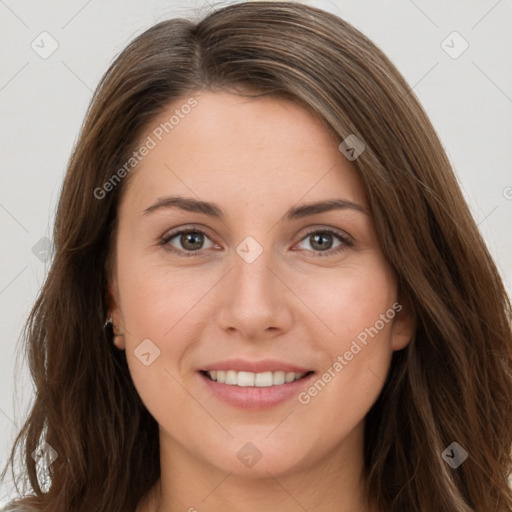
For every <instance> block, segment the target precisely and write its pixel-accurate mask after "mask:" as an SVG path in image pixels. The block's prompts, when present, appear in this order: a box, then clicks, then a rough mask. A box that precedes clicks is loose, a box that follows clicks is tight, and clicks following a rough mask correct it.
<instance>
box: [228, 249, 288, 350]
mask: <svg viewBox="0 0 512 512" xmlns="http://www.w3.org/2000/svg"><path fill="white" fill-rule="evenodd" d="M225 279H226V281H225V282H224V283H223V284H221V286H222V287H223V288H222V299H221V300H220V304H221V310H220V311H219V317H218V322H219V327H220V328H221V329H223V330H224V331H226V332H228V333H231V335H233V334H237V335H238V337H240V338H244V339H247V340H250V341H258V340H264V339H269V338H273V337H276V336H278V335H279V334H282V333H283V332H286V331H287V330H288V329H290V327H291V325H292V321H293V311H292V308H293V303H292V302H291V301H292V300H293V293H292V292H291V291H290V288H289V287H287V285H286V283H285V282H284V281H283V279H282V278H281V277H280V276H279V270H278V269H277V268H276V265H275V260H273V258H272V254H271V251H270V250H263V252H262V253H261V254H260V255H259V257H258V258H257V259H256V260H255V261H252V262H251V263H249V262H248V261H246V260H244V259H243V258H242V257H240V256H239V255H238V254H235V256H234V262H233V268H232V269H231V271H230V272H229V273H228V275H227V276H226V277H225ZM295 300H296V299H295Z"/></svg>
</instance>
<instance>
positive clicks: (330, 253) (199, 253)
mask: <svg viewBox="0 0 512 512" xmlns="http://www.w3.org/2000/svg"><path fill="white" fill-rule="evenodd" d="M188 233H194V234H197V233H199V234H201V235H204V236H206V237H208V238H210V237H209V236H208V234H207V233H205V232H204V231H202V230H201V229H196V228H194V229H192V228H186V229H181V230H179V231H174V232H172V233H169V234H168V235H166V236H164V237H163V238H162V239H161V240H160V242H159V245H160V246H163V247H164V249H165V250H166V251H169V252H172V253H174V254H178V255H179V256H183V257H186V258H188V257H193V256H202V255H203V253H202V250H198V251H183V250H179V249H176V248H175V247H173V246H172V245H170V244H169V242H170V241H171V240H172V239H173V238H175V237H176V236H178V235H183V234H188ZM317 233H321V234H329V235H333V236H335V237H337V238H338V239H339V240H340V241H341V242H342V244H341V245H340V246H338V247H336V248H335V249H329V250H327V251H310V252H313V255H314V256H313V257H315V258H316V257H328V256H333V255H336V254H339V253H341V252H342V251H344V250H346V249H347V247H352V246H353V245H354V243H353V241H352V240H351V239H350V238H349V237H347V236H344V235H341V234H340V233H338V232H337V231H334V230H332V229H327V228H326V229H318V228H316V229H312V230H311V231H308V232H307V233H306V234H305V235H304V236H303V237H302V238H301V239H300V241H301V242H302V240H304V239H306V238H307V237H308V236H310V235H313V234H317Z"/></svg>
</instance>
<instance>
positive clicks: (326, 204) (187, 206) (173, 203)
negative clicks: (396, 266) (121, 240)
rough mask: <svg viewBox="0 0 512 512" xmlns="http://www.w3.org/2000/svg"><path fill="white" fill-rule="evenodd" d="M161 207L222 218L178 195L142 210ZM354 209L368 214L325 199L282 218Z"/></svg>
mask: <svg viewBox="0 0 512 512" xmlns="http://www.w3.org/2000/svg"><path fill="white" fill-rule="evenodd" d="M163 208H179V209H180V210H185V211H187V212H195V213H203V214H204V215H209V216H210V217H216V218H218V219H224V213H223V212H222V210H221V208H220V207H219V206H218V205H216V204H215V203H209V202H206V201H200V200H198V199H194V198H191V197H190V198H189V197H180V196H168V197H161V198H159V199H158V200H157V202H156V203H155V204H153V205H151V206H149V207H148V208H146V209H145V210H144V211H143V214H144V215H147V214H149V213H151V212H154V211H156V210H160V209H163ZM347 209H349V210H355V211H357V212H360V213H364V214H365V215H369V214H370V210H369V208H367V207H365V206H361V205H360V204H357V203H354V202H352V201H347V200H346V199H328V200H325V201H319V202H316V203H309V204H304V205H302V206H296V207H292V208H290V209H289V210H288V211H287V212H286V213H285V214H284V216H283V217H282V220H285V221H286V220H294V219H301V218H303V217H308V216H310V215H315V214H319V213H324V212H327V211H331V210H347Z"/></svg>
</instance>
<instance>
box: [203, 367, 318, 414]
mask: <svg viewBox="0 0 512 512" xmlns="http://www.w3.org/2000/svg"><path fill="white" fill-rule="evenodd" d="M314 375H315V374H314V373H311V374H309V375H307V376H306V377H303V378H302V379H299V380H295V381H293V382H288V383H285V384H281V385H279V386H268V387H263V388H259V387H252V386H248V387H242V386H230V385H229V384H221V383H219V382H217V381H216V380H211V379H210V378H209V377H207V376H206V375H204V374H203V373H199V376H200V377H201V379H202V380H203V381H204V382H205V384H206V385H207V386H208V388H209V389H210V391H211V392H212V393H213V394H214V395H215V396H216V397H217V398H219V399H220V400H222V401H223V402H226V403H228V404H229V405H232V406H234V407H238V408H240V409H268V408H270V407H275V406H276V405H279V404H281V403H283V402H285V401H286V400H289V399H290V398H292V397H293V396H297V395H298V394H299V392H300V391H301V389H302V388H303V387H304V386H305V385H306V384H307V383H308V382H309V381H310V380H311V379H312V377H314Z"/></svg>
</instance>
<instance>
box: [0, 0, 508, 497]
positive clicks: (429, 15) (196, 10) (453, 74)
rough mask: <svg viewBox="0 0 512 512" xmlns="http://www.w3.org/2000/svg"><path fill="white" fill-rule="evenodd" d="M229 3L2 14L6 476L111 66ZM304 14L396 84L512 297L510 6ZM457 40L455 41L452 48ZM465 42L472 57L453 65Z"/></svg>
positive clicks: (87, 5) (23, 4)
mask: <svg viewBox="0 0 512 512" xmlns="http://www.w3.org/2000/svg"><path fill="white" fill-rule="evenodd" d="M229 3H233V2H204V1H197V2H186V1H184V2H170V1H156V0H153V1H145V2H143V1H142V0H106V1H105V0H104V1H101V2H100V0H89V1H87V0H72V1H69V0H68V1H66V2H64V0H62V1H56V0H52V1H48V0H47V1H45V2H39V1H36V0H19V1H14V0H0V51H1V54H0V56H1V62H2V66H1V69H0V139H1V148H2V158H1V161H0V227H1V234H2V244H1V247H2V250H1V251H0V317H1V322H2V324H1V325H2V331H1V334H0V336H1V343H0V379H1V390H2V391H1V393H0V464H2V468H3V464H4V462H5V460H6V458H7V454H8V450H10V447H11V444H12V441H13V439H14V435H15V433H16V432H17V428H18V427H19V426H20V425H21V424H22V423H23V420H24V416H25V414H26V412H27V410H28V405H29V403H30V400H31V398H32V394H33V387H32V384H31V381H30V378H29V376H28V370H27V365H26V362H25V360H24V359H23V354H22V353H21V352H20V351H19V346H18V344H19V341H18V340H19V335H20V332H21V328H22V325H23V322H24V320H25V318H26V316H27V315H28V312H29V310H30V308H31V306H32V304H33V302H34V300H35V298H36V294H37V292H38V290H39V288H40V287H41V285H42V283H43V281H44V278H45V274H46V272H47V269H48V263H45V262H44V259H45V258H44V255H45V252H44V250H45V244H44V242H40V240H41V239H42V238H44V237H47V238H48V239H49V238H51V226H52V222H53V219H54V209H55V206H56V202H57V199H58V193H59V190H60V186H61V182H62V178H63V175H64V172H65V168H66V164H67V161H68V159H69V156H70V153H71V150H72V147H73V145H74V143H75V141H76V138H77V134H78V130H79V127H80V125H81V123H82V120H83V116H84V114H85V110H86V107H87V105H88V102H89V100H90V98H91V94H92V91H93V90H94V88H95V86H96V84H97V83H98V81H99V79H100V77H101V76H102V74H103V73H104V72H105V71H106V69H107V67H108V65H109V63H110V62H111V61H112V59H113V58H114V57H115V56H116V55H117V54H118V53H119V52H120V51H121V50H122V49H123V48H124V47H125V45H126V44H127V43H128V42H129V41H130V40H131V39H133V38H134V37H135V36H136V35H138V34H140V33H141V32H143V31H144V30H145V29H147V28H149V27H150V26H151V25H152V24H154V23H156V22H157V21H160V20H162V19H166V18H170V17H175V16H177V15H179V16H184V17H189V16H200V15H201V14H203V13H206V12H208V11H209V10H210V9H212V8H213V6H221V5H227V4H229ZM303 3H309V4H312V5H315V6H317V7H321V8H324V9H326V10H329V11H331V12H333V13H335V14H338V15H340V16H341V17H343V18H345V19H346V20H347V21H349V22H351V23H352V24H353V25H355V26H356V27H357V28H359V29H360V30H361V31H362V32H363V33H365V34H366V35H367V36H369V37H370V39H372V40H373V41H374V42H375V43H376V44H377V45H378V46H380V48H382V50H384V52H385V53H387V55H388V56H389V57H390V58H391V60H392V61H393V62H394V63H395V64H396V65H397V67H398V69H399V70H400V71H401V72H402V73H403V74H404V76H405V77H406V79H407V80H408V82H409V84H410V85H411V87H413V88H414V91H415V93H416V94H417V95H418V97H419V99H420V101H421V102H422V104H423V105H424V107H425V109H426V111H427V113H428V114H429V116H430V118H431V120H432V122H433V124H434V126H435V127H436V129H437V131H438V133H439V135H440V137H441V140H442V141H443V144H444V146H445V148H446V150H447V152H448V154H449V157H450V159H451V161H452V163H453V165H454V167H455V170H456V173H457V175H458V177H459V181H460V183H461V186H462V188H463V191H464V193H465V195H466V197H467V199H468V201H469V203H470V206H471V209H472V212H473V215H474V217H475V219H476V221H477V222H478V224H479V226H480V229H481V231H482V233H483V235H484V237H485V239H486V241H487V243H488V246H489V248H490V250H491V252H492V254H493V256H494V257H495V260H496V262H497V264H498V266H499V268H500V270H501V272H502V275H503V278H504V280H505V283H506V286H507V288H508V290H509V291H511V290H512V232H511V230H510V220H511V219H512V171H511V161H512V144H511V142H510V141H511V131H512V130H511V127H512V116H511V114H512V72H511V62H510V57H507V56H509V55H510V48H512V32H511V31H510V29H509V27H510V26H511V25H512V1H511V0H499V1H496V0H478V1H477V0H472V1H467V0H464V1H463V0H457V1H449V2H448V1H445V0H436V1H426V0H414V1H413V0H398V1H391V0H385V1H382V0H372V1H361V0H344V1H335V0H332V1H329V0H326V1H309V2H308V1H304V2H303ZM43 31H46V32H48V33H49V34H51V37H52V38H53V39H54V40H55V41H57V43H58V48H57V50H56V51H55V52H54V53H53V54H52V55H50V56H49V57H47V58H46V59H43V58H42V57H41V56H40V55H39V54H38V53H37V52H36V51H35V50H34V49H33V48H32V47H31V45H32V42H33V41H35V42H34V45H39V50H38V51H39V52H42V51H45V50H46V51H47V50H48V49H49V48H51V46H50V44H51V40H50V39H48V36H39V35H40V34H41V33H42V32H43ZM453 31H456V32H458V33H459V34H460V36H462V38H463V39H461V38H459V36H457V35H455V36H453V35H451V36H450V37H448V36H449V35H450V34H452V32H453ZM44 37H46V38H47V39H44V40H43V42H41V39H42V38H44ZM447 37H448V39H447ZM464 40H465V41H466V42H467V43H468V44H469V47H468V49H467V50H466V51H465V52H463V53H462V54H461V55H460V56H458V53H459V52H460V51H461V50H462V49H463V48H464V45H465V43H464ZM443 41H445V43H443ZM43 44H44V48H43V47H42V46H43ZM447 52H448V53H447ZM449 53H451V56H450V55H449ZM454 57H457V58H454ZM38 244H39V245H38ZM34 246H36V248H38V249H39V250H40V252H39V253H38V254H37V255H36V254H34V252H33V248H34ZM41 250H42V252H41ZM36 252H37V251H36ZM65 321H66V319H65V318H63V319H62V322H65ZM15 377H16V384H17V385H16V388H15ZM10 492H11V491H10V487H9V485H6V486H4V488H2V489H0V505H1V504H3V503H5V502H6V501H7V498H6V495H7V494H9V493H10ZM2 498H3V499H2Z"/></svg>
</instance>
